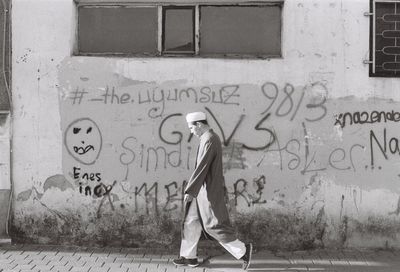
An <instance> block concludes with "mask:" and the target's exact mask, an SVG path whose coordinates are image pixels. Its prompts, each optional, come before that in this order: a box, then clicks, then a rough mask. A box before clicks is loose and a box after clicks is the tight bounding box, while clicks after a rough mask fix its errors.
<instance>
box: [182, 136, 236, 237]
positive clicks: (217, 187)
mask: <svg viewBox="0 0 400 272" xmlns="http://www.w3.org/2000/svg"><path fill="white" fill-rule="evenodd" d="M185 193H186V194H189V195H191V196H192V197H195V198H196V200H197V208H198V211H199V215H200V217H201V221H202V226H203V230H204V231H205V232H206V234H207V235H209V236H211V237H212V238H214V239H215V240H217V241H219V242H223V243H228V242H232V241H234V240H236V235H235V232H234V229H233V227H232V225H231V223H230V220H229V214H228V210H227V208H226V204H225V179H224V176H223V168H222V148H221V141H220V139H219V137H218V135H217V134H215V132H214V131H213V130H211V129H210V130H208V131H207V132H205V133H204V134H203V135H201V137H200V144H199V150H198V155H197V161H196V168H195V169H194V172H193V174H192V176H191V177H190V179H189V181H188V184H187V186H186V189H185ZM188 207H189V203H185V211H184V215H185V217H186V215H187V211H188ZM182 233H183V231H182Z"/></svg>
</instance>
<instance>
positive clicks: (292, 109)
mask: <svg viewBox="0 0 400 272" xmlns="http://www.w3.org/2000/svg"><path fill="white" fill-rule="evenodd" d="M295 91H296V88H295V87H294V86H293V85H292V84H290V83H287V84H286V85H285V86H284V87H283V88H282V89H280V88H279V87H278V86H277V85H276V84H275V83H273V82H266V83H264V84H263V85H262V86H261V92H262V94H263V95H264V97H266V98H267V99H268V101H269V102H268V104H267V107H266V109H265V110H264V111H263V112H262V114H265V113H267V112H272V111H271V110H272V108H273V106H274V105H278V106H277V107H276V109H275V111H274V113H275V116H277V117H286V116H288V117H290V121H293V120H294V119H295V117H296V115H297V113H298V111H299V109H300V107H301V106H304V107H305V108H306V109H307V110H308V112H307V114H309V116H305V117H304V118H305V120H306V121H308V122H316V121H319V120H321V119H323V118H324V117H325V116H326V114H327V107H326V105H325V103H326V99H327V96H328V90H327V88H326V86H325V85H324V84H323V83H320V82H314V83H312V84H311V85H307V86H304V87H302V88H301V91H300V92H301V94H300V96H299V98H296V97H295ZM306 91H310V92H314V93H318V95H317V96H315V97H311V98H310V100H309V102H308V103H306V104H304V103H303V101H304V98H305V94H306ZM297 92H298V91H297ZM318 98H319V99H318ZM296 99H297V101H296ZM275 102H277V104H275Z"/></svg>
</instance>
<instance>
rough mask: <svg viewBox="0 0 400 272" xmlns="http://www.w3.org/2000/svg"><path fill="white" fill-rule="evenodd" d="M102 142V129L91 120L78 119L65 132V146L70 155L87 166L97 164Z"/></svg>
mask: <svg viewBox="0 0 400 272" xmlns="http://www.w3.org/2000/svg"><path fill="white" fill-rule="evenodd" d="M102 142H103V140H102V137H101V132H100V129H99V127H98V126H97V124H96V123H95V122H94V121H93V120H91V119H90V118H81V119H77V120H75V121H73V122H72V123H71V124H70V125H69V126H68V127H67V129H66V130H65V135H64V144H65V147H66V148H67V150H68V153H69V154H70V155H71V156H72V157H73V158H74V159H76V160H77V161H79V162H80V163H83V164H86V165H90V164H93V163H95V162H96V160H97V159H98V157H99V155H100V151H101V146H102Z"/></svg>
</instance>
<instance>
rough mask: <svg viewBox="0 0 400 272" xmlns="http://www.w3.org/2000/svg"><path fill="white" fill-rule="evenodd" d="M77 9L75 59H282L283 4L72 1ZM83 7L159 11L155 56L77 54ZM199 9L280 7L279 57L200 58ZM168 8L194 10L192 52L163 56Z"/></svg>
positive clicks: (268, 0)
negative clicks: (146, 8) (165, 11)
mask: <svg viewBox="0 0 400 272" xmlns="http://www.w3.org/2000/svg"><path fill="white" fill-rule="evenodd" d="M74 2H75V4H76V6H75V8H76V17H77V20H76V22H77V26H76V33H75V43H74V50H73V55H74V56H103V57H113V56H120V57H158V58H169V57H172V58H174V57H187V58H214V59H217V58H224V59H279V58H283V54H282V49H283V46H282V44H283V35H282V34H283V8H284V2H285V0H258V1H249V0H237V1H231V0H219V1H218V0H217V1H203V2H199V1H194V0H192V1H191V0H185V1H184V0H175V1H174V0H172V1H162V0H161V1H153V0H149V1H146V2H139V1H132V0H118V1H116V0H74ZM84 6H92V7H105V6H117V7H121V8H123V7H137V8H141V7H156V8H157V9H158V18H157V20H158V24H157V25H158V29H157V52H156V53H155V54H147V53H109V52H107V53H82V52H80V51H79V33H78V28H79V16H78V15H79V14H78V9H79V8H80V7H84ZM202 6H215V7H224V6H248V7H260V6H279V7H280V9H281V12H280V36H279V43H280V54H279V55H272V54H259V53H258V54H257V53H254V54H230V53H228V54H223V53H215V54H214V53H209V54H200V21H201V18H200V16H201V15H200V8H201V7H202ZM168 8H177V9H179V8H193V9H194V24H193V26H194V33H193V35H194V52H181V53H180V52H176V53H175V52H165V51H164V22H165V18H164V14H165V13H164V10H167V9H168Z"/></svg>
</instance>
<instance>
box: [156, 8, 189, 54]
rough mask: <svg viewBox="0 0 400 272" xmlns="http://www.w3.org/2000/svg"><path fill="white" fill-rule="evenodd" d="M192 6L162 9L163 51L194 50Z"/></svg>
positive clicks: (183, 51)
mask: <svg viewBox="0 0 400 272" xmlns="http://www.w3.org/2000/svg"><path fill="white" fill-rule="evenodd" d="M193 17H194V8H170V7H168V8H165V9H164V36H163V37H164V51H165V52H178V53H179V52H182V53H185V52H186V53H187V52H191V53H192V52H194V25H193V22H194V18H193Z"/></svg>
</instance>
